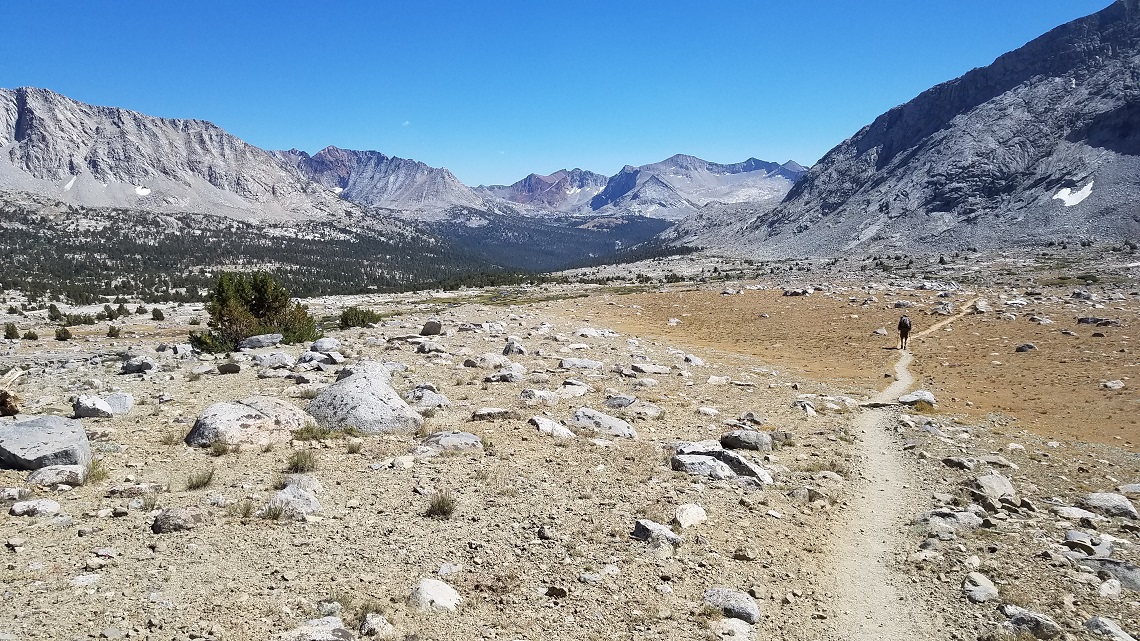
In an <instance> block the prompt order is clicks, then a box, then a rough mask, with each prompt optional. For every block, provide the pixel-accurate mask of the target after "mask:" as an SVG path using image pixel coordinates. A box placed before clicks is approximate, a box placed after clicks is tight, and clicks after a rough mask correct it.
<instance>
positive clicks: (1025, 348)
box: [1014, 343, 1037, 354]
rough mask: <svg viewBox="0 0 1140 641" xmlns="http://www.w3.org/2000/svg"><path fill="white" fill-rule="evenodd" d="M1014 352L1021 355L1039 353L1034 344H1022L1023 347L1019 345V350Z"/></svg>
mask: <svg viewBox="0 0 1140 641" xmlns="http://www.w3.org/2000/svg"><path fill="white" fill-rule="evenodd" d="M1014 351H1015V352H1018V353H1020V354H1024V353H1025V352H1034V351H1037V346H1036V345H1034V344H1033V343H1022V344H1021V345H1018V346H1017V349H1015V350H1014Z"/></svg>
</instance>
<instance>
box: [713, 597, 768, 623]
mask: <svg viewBox="0 0 1140 641" xmlns="http://www.w3.org/2000/svg"><path fill="white" fill-rule="evenodd" d="M705 603H707V604H708V605H710V606H712V607H714V608H716V609H718V610H720V611H721V613H723V614H724V616H726V617H729V618H732V619H740V620H741V621H744V622H746V623H752V624H755V623H759V622H760V606H759V605H757V604H756V600H755V599H753V598H752V597H750V596H748V594H747V593H745V592H741V591H740V590H733V589H732V588H711V589H708V590H705Z"/></svg>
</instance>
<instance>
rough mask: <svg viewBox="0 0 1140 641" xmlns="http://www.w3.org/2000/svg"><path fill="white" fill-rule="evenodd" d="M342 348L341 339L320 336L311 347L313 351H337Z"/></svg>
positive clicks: (310, 349)
mask: <svg viewBox="0 0 1140 641" xmlns="http://www.w3.org/2000/svg"><path fill="white" fill-rule="evenodd" d="M339 349H340V341H338V340H337V339H335V338H318V339H317V340H315V341H313V344H312V345H311V346H310V347H309V351H312V352H325V353H327V352H335V351H337V350H339Z"/></svg>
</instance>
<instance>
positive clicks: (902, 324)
mask: <svg viewBox="0 0 1140 641" xmlns="http://www.w3.org/2000/svg"><path fill="white" fill-rule="evenodd" d="M909 336H910V316H907V315H906V314H903V316H902V318H900V319H899V349H906V339H907V338H908V337H909Z"/></svg>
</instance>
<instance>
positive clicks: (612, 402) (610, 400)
mask: <svg viewBox="0 0 1140 641" xmlns="http://www.w3.org/2000/svg"><path fill="white" fill-rule="evenodd" d="M636 402H637V397H636V396H630V395H628V394H610V395H609V396H607V397H606V400H605V402H604V404H605V406H606V407H608V408H610V409H613V410H620V409H622V408H623V407H629V406H630V405H633V404H634V403H636Z"/></svg>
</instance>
